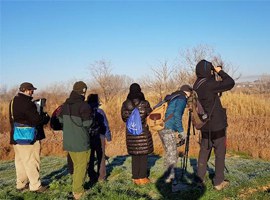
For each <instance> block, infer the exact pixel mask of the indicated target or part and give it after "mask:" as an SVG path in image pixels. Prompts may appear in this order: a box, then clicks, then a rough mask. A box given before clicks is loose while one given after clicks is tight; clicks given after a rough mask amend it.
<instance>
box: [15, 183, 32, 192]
mask: <svg viewBox="0 0 270 200" xmlns="http://www.w3.org/2000/svg"><path fill="white" fill-rule="evenodd" d="M28 189H29V183H27V184H26V185H25V186H24V187H22V188H16V190H17V191H18V192H24V191H26V190H28Z"/></svg>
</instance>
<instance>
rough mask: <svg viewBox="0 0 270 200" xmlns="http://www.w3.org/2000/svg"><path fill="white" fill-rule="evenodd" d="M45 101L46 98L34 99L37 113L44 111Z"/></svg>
mask: <svg viewBox="0 0 270 200" xmlns="http://www.w3.org/2000/svg"><path fill="white" fill-rule="evenodd" d="M46 101H47V99H45V98H41V99H37V100H34V103H35V104H36V107H37V111H38V113H39V114H43V113H44V107H45V106H46Z"/></svg>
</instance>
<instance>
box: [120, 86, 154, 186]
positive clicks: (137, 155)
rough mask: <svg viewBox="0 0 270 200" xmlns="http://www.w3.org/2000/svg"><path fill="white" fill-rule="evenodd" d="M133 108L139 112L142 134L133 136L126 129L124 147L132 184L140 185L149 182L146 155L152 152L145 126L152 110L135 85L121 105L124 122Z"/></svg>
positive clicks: (147, 130) (150, 140) (148, 132)
mask: <svg viewBox="0 0 270 200" xmlns="http://www.w3.org/2000/svg"><path fill="white" fill-rule="evenodd" d="M135 108H138V110H139V112H140V117H141V121H142V127H143V132H142V133H141V134H140V135H133V134H131V133H129V131H128V129H126V145H127V151H128V153H129V154H130V155H131V159H132V179H133V182H134V183H135V184H139V185H140V184H146V183H149V182H150V180H149V179H148V178H147V155H148V154H150V153H152V152H153V140H152V135H151V133H150V131H149V128H148V126H147V124H146V117H147V116H148V115H149V114H150V112H151V111H152V109H151V107H150V104H149V102H148V101H147V100H145V97H144V94H143V93H142V92H141V87H140V85H139V84H137V83H133V84H131V85H130V88H129V94H128V96H127V99H126V100H125V101H124V102H123V104H122V108H121V116H122V119H123V121H124V122H126V121H127V120H128V118H129V116H130V115H131V113H132V111H133V110H134V109H135Z"/></svg>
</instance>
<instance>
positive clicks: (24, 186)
mask: <svg viewBox="0 0 270 200" xmlns="http://www.w3.org/2000/svg"><path fill="white" fill-rule="evenodd" d="M36 89H37V88H35V87H34V86H33V84H32V83H29V82H24V83H22V84H21V85H20V87H19V93H18V94H17V95H16V96H15V97H14V98H13V99H12V100H11V102H10V105H9V119H10V125H11V131H10V144H12V145H13V148H14V153H15V169H16V176H17V177H16V179H17V180H16V189H17V190H18V191H24V190H28V189H29V190H30V191H32V192H44V191H45V190H46V189H47V187H45V186H42V185H41V180H40V174H39V171H40V148H41V147H40V140H42V139H44V138H45V134H44V131H43V128H42V130H41V131H39V129H37V127H43V125H45V124H47V123H48V122H49V120H50V117H49V115H48V114H47V113H45V112H42V113H39V112H38V110H37V106H36V104H35V103H34V102H33V101H32V99H33V97H32V96H33V94H34V91H35V90H36ZM18 124H19V126H28V127H35V131H36V135H35V138H34V141H32V142H31V143H30V144H29V143H27V144H22V143H20V141H17V140H16V141H15V140H14V129H15V126H17V125H18ZM42 131H43V132H42Z"/></svg>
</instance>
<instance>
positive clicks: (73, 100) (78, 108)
mask: <svg viewBox="0 0 270 200" xmlns="http://www.w3.org/2000/svg"><path fill="white" fill-rule="evenodd" d="M86 90H87V86H86V84H85V83H84V82H83V81H78V82H76V83H75V84H74V85H73V90H72V92H71V94H70V96H69V98H67V100H66V101H65V103H64V104H63V107H62V111H61V113H60V115H59V120H60V122H61V123H63V143H64V150H66V151H68V153H69V155H70V157H71V160H72V162H73V167H74V171H73V183H72V192H73V196H74V198H75V199H80V198H81V197H82V195H83V194H84V187H83V185H84V182H85V177H86V171H87V165H88V162H89V158H90V136H89V133H88V130H89V128H90V126H91V124H92V119H91V113H92V112H91V107H90V106H89V105H88V103H87V102H86V101H84V99H85V94H86Z"/></svg>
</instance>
